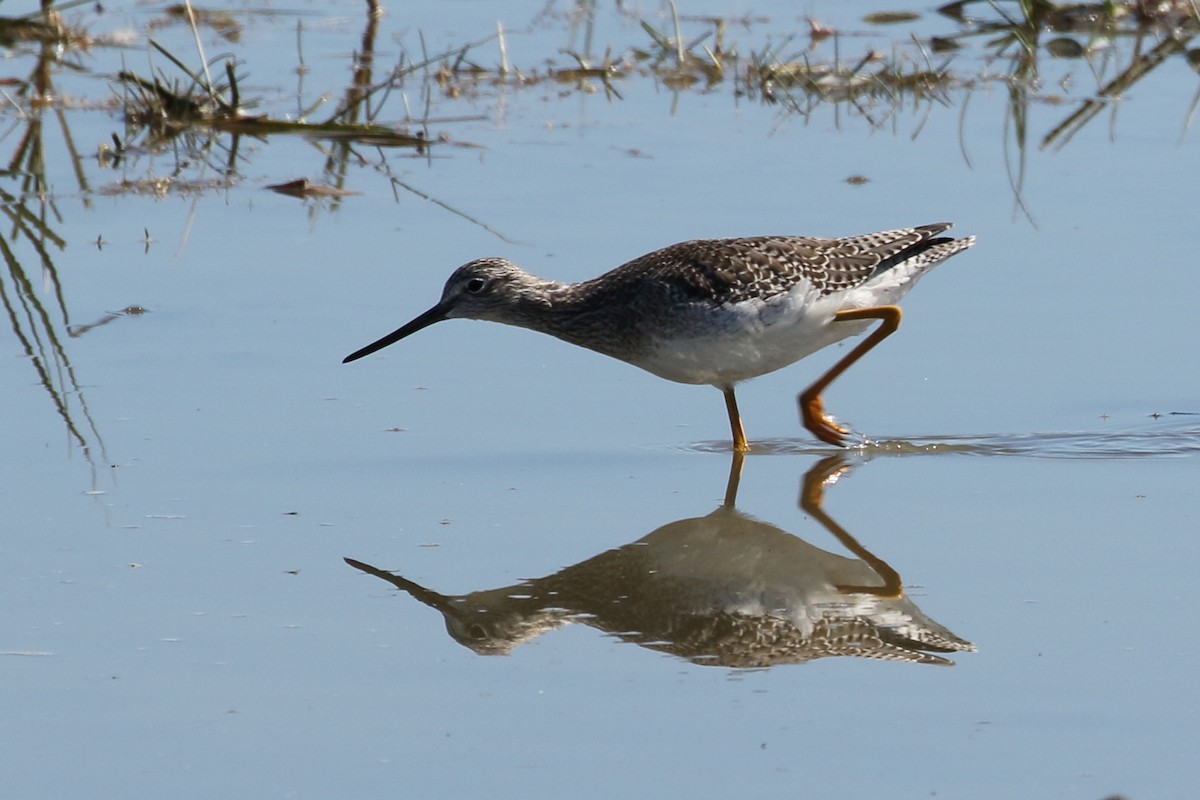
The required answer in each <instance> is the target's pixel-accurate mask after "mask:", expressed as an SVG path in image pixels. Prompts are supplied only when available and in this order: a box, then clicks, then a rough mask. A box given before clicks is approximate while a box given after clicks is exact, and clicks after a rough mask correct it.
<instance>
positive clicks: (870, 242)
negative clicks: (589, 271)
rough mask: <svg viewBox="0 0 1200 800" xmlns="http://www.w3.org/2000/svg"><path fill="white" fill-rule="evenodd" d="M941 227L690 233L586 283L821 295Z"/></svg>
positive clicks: (733, 296) (865, 275)
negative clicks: (811, 233)
mask: <svg viewBox="0 0 1200 800" xmlns="http://www.w3.org/2000/svg"><path fill="white" fill-rule="evenodd" d="M948 227H950V226H949V225H948V224H943V223H939V224H934V225H923V226H920V227H916V228H904V229H899V230H891V231H882V232H879V233H872V234H866V235H863V236H850V237H846V238H843V239H817V238H812V237H806V236H751V237H745V238H739V239H698V240H694V241H689V242H680V243H679V244H673V245H671V246H669V247H664V248H663V249H661V250H656V251H654V252H653V253H647V254H646V255H644V256H641V257H639V258H636V259H634V260H633V261H630V262H629V263H627V264H625V265H623V266H620V267H618V268H617V269H615V270H613V271H612V272H609V273H607V274H606V275H603V276H601V277H600V278H597V279H596V280H595V281H594V282H593V281H589V282H588V283H614V282H620V281H627V282H630V285H632V284H637V283H643V282H653V283H656V284H659V285H660V288H661V287H663V286H670V287H671V291H672V293H674V294H676V295H677V298H678V299H679V300H682V301H686V300H691V299H695V300H706V301H716V302H718V303H737V302H740V301H743V300H750V299H754V298H762V297H771V296H773V295H777V294H780V293H782V292H786V291H788V290H790V289H791V288H792V287H794V286H795V285H796V284H798V283H801V282H807V283H808V285H809V286H811V287H812V289H813V291H815V292H817V293H818V294H820V295H828V294H832V293H834V292H837V291H841V290H844V289H848V288H853V287H855V286H858V285H860V284H862V283H864V282H865V281H867V280H869V279H870V278H871V277H872V276H874V275H876V274H878V273H879V272H881V271H884V270H886V269H889V268H891V267H892V266H895V265H896V264H898V263H901V262H902V261H905V260H907V259H909V258H914V257H916V256H918V255H920V254H921V253H923V252H924V251H925V250H928V249H929V248H931V247H935V246H937V245H938V244H941V243H943V242H949V241H952V240H950V239H948V238H941V239H936V238H934V237H935V236H937V234H939V233H941V232H942V231H944V230H946V229H947V228H948Z"/></svg>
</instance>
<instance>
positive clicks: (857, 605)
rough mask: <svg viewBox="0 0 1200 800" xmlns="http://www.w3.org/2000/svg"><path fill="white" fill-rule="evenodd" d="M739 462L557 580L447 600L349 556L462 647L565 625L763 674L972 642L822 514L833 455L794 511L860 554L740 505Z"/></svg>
mask: <svg viewBox="0 0 1200 800" xmlns="http://www.w3.org/2000/svg"><path fill="white" fill-rule="evenodd" d="M741 462H742V458H741V456H740V455H737V456H735V458H734V462H733V467H732V469H731V471H730V478H729V483H728V488H727V492H726V497H725V503H724V504H723V505H722V506H721V507H720V508H718V509H717V510H715V511H713V512H712V513H711V514H708V515H707V516H703V517H697V518H694V519H683V520H679V521H677V522H672V523H670V524H667V525H664V526H662V527H661V528H659V529H657V530H655V531H653V532H652V533H650V534H648V535H646V536H644V537H642V538H641V539H638V540H637V541H636V542H632V543H630V544H627V545H624V546H622V547H618V548H616V549H613V550H609V551H607V552H604V553H601V554H599V555H597V556H594V557H592V558H589V559H588V560H586V561H583V562H581V563H579V564H576V565H574V566H570V567H566V568H565V569H562V570H560V571H559V572H556V573H554V574H553V575H547V576H546V577H543V578H536V579H532V580H525V581H521V582H520V583H517V584H513V585H511V586H504V587H501V588H497V589H485V590H482V591H478V592H471V593H470V594H465V595H443V594H439V593H437V592H435V591H432V590H431V589H427V588H425V587H424V586H421V585H419V584H417V583H414V582H413V581H410V580H408V579H407V578H404V577H401V576H400V575H396V574H393V573H391V572H386V571H384V570H381V569H378V568H377V567H373V566H371V565H369V564H364V563H362V562H361V561H355V560H354V559H350V558H347V559H346V563H348V564H350V565H351V566H352V567H354V568H356V569H359V570H361V571H363V572H366V573H368V574H370V575H374V576H376V577H379V578H382V579H383V580H386V581H387V582H389V583H391V584H392V585H393V586H395V587H397V588H398V589H402V590H403V591H405V592H407V593H408V594H410V595H412V596H413V597H414V598H416V599H417V600H419V601H420V602H422V603H424V604H425V605H427V606H430V607H431V608H435V609H437V610H438V611H439V612H441V614H442V616H443V617H444V618H445V621H446V630H447V632H449V634H450V636H452V637H453V638H454V639H455V641H457V642H459V643H460V644H463V645H465V646H466V647H469V648H471V649H472V650H474V651H475V652H476V653H480V654H483V655H497V654H507V653H509V652H511V651H512V650H513V649H514V648H515V647H517V646H518V645H520V644H522V643H524V642H527V641H529V640H530V639H533V638H535V637H537V636H540V635H541V634H543V633H545V632H547V631H550V630H553V629H554V628H557V627H560V626H562V625H566V624H568V623H582V624H584V625H588V626H590V627H593V628H597V629H599V630H601V631H604V632H605V633H608V634H610V635H612V636H615V637H617V638H619V639H621V640H623V641H626V642H632V643H634V644H638V645H640V646H642V647H646V648H649V649H651V650H657V651H660V652H664V653H670V654H672V655H675V656H678V657H680V658H684V659H687V660H688V661H691V662H693V663H696V664H702V665H713V666H722V667H735V668H761V667H770V666H775V665H778V664H801V663H804V662H806V661H811V660H812V659H815V658H821V657H824V656H857V657H860V658H873V659H884V660H890V661H908V662H916V663H921V664H941V665H951V664H953V663H954V662H953V661H950V660H949V659H947V658H944V657H942V656H941V655H938V654H939V653H950V652H955V651H972V650H974V649H975V647H974V645H972V644H971V643H970V642H967V641H965V640H964V639H961V638H959V637H958V636H956V635H955V634H953V633H951V632H950V631H949V630H947V629H946V628H945V627H943V626H942V625H940V624H939V623H937V622H935V621H934V620H932V619H930V618H929V617H928V616H926V615H925V613H924V612H923V611H921V609H919V608H918V607H917V606H916V604H915V603H913V601H912V600H911V599H910V598H909V597H908V596H907V595H906V594H905V593H904V590H903V588H902V586H901V583H900V576H899V575H898V574H897V573H896V571H895V570H894V569H892V568H891V567H890V566H889V565H888V564H887V563H885V562H884V561H883V560H882V559H880V558H879V557H877V556H875V555H874V554H872V553H870V552H869V551H868V550H867V549H866V548H864V547H863V546H862V545H861V544H859V542H858V541H857V540H855V539H854V538H853V537H852V536H851V535H850V534H849V533H847V532H846V531H845V529H843V528H842V527H841V526H840V525H839V524H838V523H837V522H836V521H834V520H833V519H832V518H831V517H830V516H829V515H828V514H827V513H826V512H825V510H824V508H823V499H824V497H823V496H824V490H825V487H826V486H828V485H831V484H832V483H834V482H835V481H836V480H837V479H838V478H839V477H841V476H842V475H843V474H844V473H846V472H847V470H848V468H849V466H848V462H847V461H846V460H845V458H844V457H843V456H841V455H840V454H839V455H835V456H831V457H829V458H826V459H824V460H822V461H820V462H818V463H817V464H816V465H815V466H814V467H813V468H812V469H810V470H809V471H808V474H807V475H806V476H805V478H804V484H803V488H802V490H801V497H800V505H801V507H802V508H803V509H804V510H805V511H806V512H807V513H808V514H809V515H811V516H812V517H813V518H814V519H815V520H816V521H817V522H818V523H820V524H821V525H822V526H823V527H824V528H825V529H826V530H827V531H828V532H829V533H831V534H832V535H833V536H834V537H835V538H836V539H837V540H838V541H839V542H840V543H841V544H842V546H843V547H845V548H846V549H847V550H849V551H850V552H851V553H852V554H853V555H854V556H855V557H854V558H849V557H846V556H842V555H837V554H834V553H830V552H827V551H825V550H822V549H820V548H818V547H816V546H814V545H811V544H809V543H808V542H806V541H804V540H803V539H800V538H799V537H797V536H794V535H792V534H790V533H787V532H786V531H783V530H781V529H780V528H777V527H776V526H774V525H771V524H769V523H766V522H762V521H760V520H757V519H754V518H753V517H751V516H749V515H747V514H743V513H742V512H740V511H738V510H737V508H736V507H735V505H734V500H735V499H736V495H737V485H738V480H739V478H740V475H741Z"/></svg>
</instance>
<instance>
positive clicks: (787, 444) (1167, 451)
mask: <svg viewBox="0 0 1200 800" xmlns="http://www.w3.org/2000/svg"><path fill="white" fill-rule="evenodd" d="M683 447H684V449H687V450H691V451H697V452H705V453H712V452H727V451H728V450H729V442H727V441H711V442H696V443H694V444H691V445H684V446H683ZM837 450H838V448H831V447H829V446H827V445H819V444H816V443H814V442H813V441H811V440H808V439H764V440H755V441H752V442H751V451H750V454H751V455H763V454H774V455H828V454H829V453H830V452H834V451H837ZM841 452H846V453H859V454H862V455H864V456H869V457H870V456H910V455H939V454H943V453H946V454H958V455H970V456H1022V457H1025V458H1066V459H1126V458H1181V457H1186V456H1194V455H1196V454H1198V453H1200V426H1198V425H1194V424H1191V425H1177V424H1171V423H1154V424H1150V425H1142V426H1137V427H1129V428H1121V429H1115V430H1114V429H1108V430H1104V431H1072V432H1049V433H986V434H973V435H948V436H936V435H935V436H912V437H903V438H888V439H872V440H869V441H864V442H862V443H861V444H858V445H856V446H852V447H849V448H846V449H842V450H841Z"/></svg>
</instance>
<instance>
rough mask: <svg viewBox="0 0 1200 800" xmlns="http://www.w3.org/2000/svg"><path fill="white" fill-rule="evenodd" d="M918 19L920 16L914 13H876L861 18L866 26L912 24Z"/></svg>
mask: <svg viewBox="0 0 1200 800" xmlns="http://www.w3.org/2000/svg"><path fill="white" fill-rule="evenodd" d="M920 18H921V15H920V14H918V13H916V12H914V11H876V12H875V13H874V14H867V15H866V16H865V17H863V22H865V23H867V24H868V25H895V24H896V23H897V22H912V21H913V20H914V19H920Z"/></svg>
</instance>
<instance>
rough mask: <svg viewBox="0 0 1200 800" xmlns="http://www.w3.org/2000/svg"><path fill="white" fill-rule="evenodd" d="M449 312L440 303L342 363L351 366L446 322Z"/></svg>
mask: <svg viewBox="0 0 1200 800" xmlns="http://www.w3.org/2000/svg"><path fill="white" fill-rule="evenodd" d="M449 310H450V309H449V307H447V306H446V305H444V304H442V303H438V304H437V305H436V306H434V307H433V308H431V309H429V310H428V311H426V312H425V313H424V314H422V315H421V316H419V317H417V318H416V319H414V320H413V321H412V322H409V323H408V324H406V325H403V326H402V327H399V328H397V329H396V330H394V331H392V332H391V333H389V334H388V335H387V336H385V337H383V338H382V339H380V340H378V341H375V342H371V343H370V344H369V345H367V346H366V347H364V348H362V349H361V350H355V351H354V352H353V353H351V354H350V355H348V356H346V357H345V358H343V359H342V363H343V364H349V363H350V362H351V361H357V360H358V359H360V358H362V357H363V356H369V355H371V353H374V352H375V351H376V350H382V349H383V348H385V347H387V346H388V345H389V344H395V343H396V342H398V341H400V340H401V339H403V338H404V337H405V336H408V335H409V334H412V333H416V332H417V331H419V330H421V329H422V328H428V327H429V326H430V325H432V324H433V323H435V322H441V321H442V320H444V319H445V318H446V313H447V312H448V311H449Z"/></svg>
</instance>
